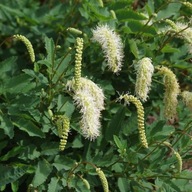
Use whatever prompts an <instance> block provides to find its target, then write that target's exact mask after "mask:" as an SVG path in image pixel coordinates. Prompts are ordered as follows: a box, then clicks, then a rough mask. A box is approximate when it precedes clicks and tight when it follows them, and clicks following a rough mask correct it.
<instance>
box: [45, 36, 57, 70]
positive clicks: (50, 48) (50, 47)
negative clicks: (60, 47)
mask: <svg viewBox="0 0 192 192" xmlns="http://www.w3.org/2000/svg"><path fill="white" fill-rule="evenodd" d="M45 49H46V51H47V61H48V62H49V65H50V66H49V67H51V65H52V64H53V60H54V50H55V45H54V42H53V39H52V38H48V37H45Z"/></svg>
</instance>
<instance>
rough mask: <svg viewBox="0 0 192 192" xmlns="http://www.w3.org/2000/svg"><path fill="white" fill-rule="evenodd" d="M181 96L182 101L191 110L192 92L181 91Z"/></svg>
mask: <svg viewBox="0 0 192 192" xmlns="http://www.w3.org/2000/svg"><path fill="white" fill-rule="evenodd" d="M181 96H182V98H183V101H184V103H185V105H186V106H187V107H189V108H190V109H192V92H189V91H183V92H182V93H181Z"/></svg>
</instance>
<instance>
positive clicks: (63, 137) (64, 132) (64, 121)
mask: <svg viewBox="0 0 192 192" xmlns="http://www.w3.org/2000/svg"><path fill="white" fill-rule="evenodd" d="M56 125H57V128H58V135H59V137H60V144H59V149H60V150H61V151H64V149H65V146H66V144H67V138H68V134H69V127H70V121H69V118H68V117H66V116H62V115H59V116H58V117H57V120H56Z"/></svg>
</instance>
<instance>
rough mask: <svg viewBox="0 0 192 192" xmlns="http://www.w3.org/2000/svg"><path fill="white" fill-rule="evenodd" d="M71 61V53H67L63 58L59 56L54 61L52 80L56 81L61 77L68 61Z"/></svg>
mask: <svg viewBox="0 0 192 192" xmlns="http://www.w3.org/2000/svg"><path fill="white" fill-rule="evenodd" d="M70 61H71V55H70V54H69V55H67V56H66V57H65V58H61V59H59V60H58V61H57V62H56V63H55V70H56V71H55V74H54V77H53V82H54V83H55V82H57V80H58V79H59V78H61V77H62V78H63V77H64V75H65V73H64V71H65V70H66V68H67V67H68V65H69V62H70Z"/></svg>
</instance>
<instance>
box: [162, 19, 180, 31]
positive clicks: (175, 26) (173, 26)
mask: <svg viewBox="0 0 192 192" xmlns="http://www.w3.org/2000/svg"><path fill="white" fill-rule="evenodd" d="M165 22H166V23H167V24H169V25H170V26H171V28H172V29H173V30H174V31H176V32H178V28H177V25H176V24H175V23H174V22H173V21H172V20H170V19H165Z"/></svg>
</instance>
